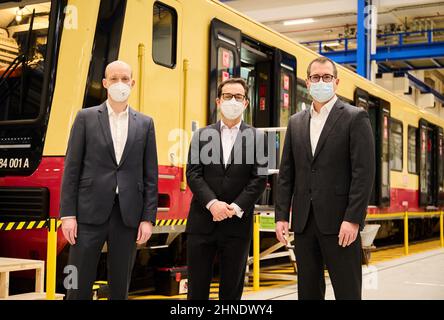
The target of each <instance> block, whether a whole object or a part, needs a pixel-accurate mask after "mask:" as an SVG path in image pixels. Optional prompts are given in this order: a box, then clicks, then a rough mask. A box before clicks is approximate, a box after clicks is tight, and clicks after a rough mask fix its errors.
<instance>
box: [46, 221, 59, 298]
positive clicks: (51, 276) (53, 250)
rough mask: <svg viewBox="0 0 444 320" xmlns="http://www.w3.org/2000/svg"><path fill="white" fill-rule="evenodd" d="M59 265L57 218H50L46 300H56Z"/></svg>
mask: <svg viewBox="0 0 444 320" xmlns="http://www.w3.org/2000/svg"><path fill="white" fill-rule="evenodd" d="M56 265H57V218H49V220H48V243H47V249H46V300H55V293H56Z"/></svg>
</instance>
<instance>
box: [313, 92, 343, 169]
mask: <svg viewBox="0 0 444 320" xmlns="http://www.w3.org/2000/svg"><path fill="white" fill-rule="evenodd" d="M342 109H344V106H343V105H342V104H341V102H340V100H339V99H338V100H337V101H336V103H335V104H334V105H333V108H332V109H331V111H330V114H329V115H328V118H327V121H326V122H325V125H324V128H323V129H322V132H321V136H320V137H319V141H318V144H317V146H316V151H315V154H314V157H313V161H314V160H315V159H316V157H317V156H318V155H319V152H321V150H322V147H323V146H324V144H325V141H326V140H327V137H328V135H329V134H330V132H331V130H332V129H333V127H334V126H335V123H336V121H337V120H338V119H339V118H340V117H341V116H342Z"/></svg>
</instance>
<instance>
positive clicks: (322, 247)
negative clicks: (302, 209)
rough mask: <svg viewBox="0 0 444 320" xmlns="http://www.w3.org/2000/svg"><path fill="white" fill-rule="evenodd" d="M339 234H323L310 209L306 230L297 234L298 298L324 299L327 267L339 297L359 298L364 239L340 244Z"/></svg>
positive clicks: (336, 294) (347, 298) (337, 297)
mask: <svg viewBox="0 0 444 320" xmlns="http://www.w3.org/2000/svg"><path fill="white" fill-rule="evenodd" d="M338 243H339V238H338V235H337V234H333V235H330V234H328V235H326V234H322V233H321V232H320V231H319V229H318V227H317V225H316V219H315V217H314V214H313V208H312V209H311V210H310V216H309V219H308V221H307V225H306V226H305V229H304V231H303V233H300V234H295V255H296V263H297V267H298V297H299V300H324V299H325V278H324V266H327V269H328V273H329V276H330V279H331V283H332V285H333V290H334V293H335V298H336V299H338V300H360V299H361V293H362V292H361V291H362V264H361V238H360V236H359V233H358V237H357V239H356V240H355V241H354V242H353V243H352V244H351V245H350V246H348V247H345V248H343V247H342V246H339V244H338Z"/></svg>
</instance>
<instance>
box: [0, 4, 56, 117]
mask: <svg viewBox="0 0 444 320" xmlns="http://www.w3.org/2000/svg"><path fill="white" fill-rule="evenodd" d="M50 12H51V2H43V1H42V2H38V1H21V2H19V3H17V2H12V1H11V2H7V3H5V4H0V125H1V123H2V122H4V121H20V120H32V119H37V118H38V117H39V116H40V114H41V110H42V108H43V105H42V95H43V93H44V92H45V90H43V85H44V83H45V81H44V77H45V73H46V68H47V63H46V58H47V51H48V50H47V49H48V48H47V44H48V30H49V17H50Z"/></svg>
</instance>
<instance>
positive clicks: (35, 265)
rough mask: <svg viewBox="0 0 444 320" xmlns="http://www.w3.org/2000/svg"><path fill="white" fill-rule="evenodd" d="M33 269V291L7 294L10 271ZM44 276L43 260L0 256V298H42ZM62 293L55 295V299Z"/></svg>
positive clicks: (43, 296)
mask: <svg viewBox="0 0 444 320" xmlns="http://www.w3.org/2000/svg"><path fill="white" fill-rule="evenodd" d="M24 270H35V292H29V293H24V294H18V295H12V296H10V295H9V275H10V273H11V272H15V271H24ZM44 278H45V261H42V260H27V259H14V258H0V300H5V299H7V300H43V299H45V298H46V293H45V292H44V291H43V288H44ZM60 298H63V295H56V299H60Z"/></svg>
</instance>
